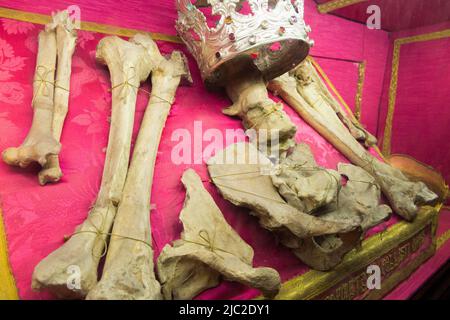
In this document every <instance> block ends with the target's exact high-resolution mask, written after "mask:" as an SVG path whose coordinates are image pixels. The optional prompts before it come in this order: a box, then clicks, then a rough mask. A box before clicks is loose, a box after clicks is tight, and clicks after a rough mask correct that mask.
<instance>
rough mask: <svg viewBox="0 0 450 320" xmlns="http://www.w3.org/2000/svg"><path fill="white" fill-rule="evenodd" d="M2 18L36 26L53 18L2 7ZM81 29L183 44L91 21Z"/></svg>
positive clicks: (174, 39)
mask: <svg viewBox="0 0 450 320" xmlns="http://www.w3.org/2000/svg"><path fill="white" fill-rule="evenodd" d="M0 17H1V18H8V19H14V20H19V21H23V22H31V23H35V24H47V23H49V22H50V21H51V19H52V17H51V16H49V15H45V14H39V13H32V12H25V11H20V10H14V9H8V8H2V7H0ZM80 29H81V30H84V31H92V32H97V33H103V34H108V35H116V36H121V37H132V36H134V35H135V34H137V33H147V34H150V35H151V37H152V39H153V40H160V41H166V42H173V43H183V42H182V41H181V39H180V38H179V37H177V36H172V35H167V34H163V33H154V32H147V31H142V30H136V29H128V28H121V27H116V26H112V25H108V24H102V23H95V22H89V21H81V26H80Z"/></svg>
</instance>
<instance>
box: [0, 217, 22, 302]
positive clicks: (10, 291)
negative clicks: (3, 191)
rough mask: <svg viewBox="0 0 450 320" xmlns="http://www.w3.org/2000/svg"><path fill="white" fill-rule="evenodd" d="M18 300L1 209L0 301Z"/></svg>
mask: <svg viewBox="0 0 450 320" xmlns="http://www.w3.org/2000/svg"><path fill="white" fill-rule="evenodd" d="M17 299H19V296H18V294H17V289H16V283H15V281H14V277H13V275H12V272H11V267H10V265H9V261H8V247H7V244H6V234H5V228H4V226H3V217H2V210H1V208H0V300H17Z"/></svg>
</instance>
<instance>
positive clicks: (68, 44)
mask: <svg viewBox="0 0 450 320" xmlns="http://www.w3.org/2000/svg"><path fill="white" fill-rule="evenodd" d="M46 30H54V31H55V32H56V49H57V64H58V67H57V69H56V81H55V86H54V98H53V122H52V133H53V138H54V139H55V140H56V141H60V139H61V133H62V129H63V125H64V120H65V118H66V114H67V111H68V107H69V95H70V75H71V71H72V55H73V53H74V51H75V45H76V40H77V33H76V31H75V25H74V23H73V22H72V21H71V20H70V17H69V13H68V12H67V10H64V11H60V12H57V13H56V14H54V15H53V21H52V22H51V23H49V24H48V25H46ZM38 177H39V183H40V184H41V185H44V184H46V183H48V182H57V181H59V180H60V179H61V177H62V171H61V168H60V166H59V157H58V155H56V154H51V155H49V156H48V157H47V162H46V163H45V165H44V166H43V168H42V170H41V171H40V172H39V176H38Z"/></svg>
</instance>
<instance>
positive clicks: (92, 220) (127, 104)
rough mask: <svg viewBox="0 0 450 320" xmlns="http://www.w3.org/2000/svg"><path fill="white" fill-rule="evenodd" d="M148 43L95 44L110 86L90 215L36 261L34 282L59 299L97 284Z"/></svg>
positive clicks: (114, 40)
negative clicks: (74, 278) (73, 273)
mask: <svg viewBox="0 0 450 320" xmlns="http://www.w3.org/2000/svg"><path fill="white" fill-rule="evenodd" d="M149 43H150V44H149ZM152 44H153V42H152V40H151V39H150V37H148V36H138V35H136V36H134V37H133V38H132V39H131V40H130V41H125V40H123V39H121V38H119V37H116V36H110V37H105V38H103V39H102V40H100V42H99V44H98V46H97V52H96V57H97V60H98V61H99V62H101V63H103V64H106V65H107V66H108V68H109V71H110V75H111V85H112V88H113V89H112V116H111V128H110V132H109V141H108V147H107V151H106V159H105V166H104V169H103V177H102V182H101V186H100V190H99V193H98V196H97V199H96V201H95V204H94V205H93V207H92V209H91V210H90V212H89V214H88V218H87V219H86V220H85V221H84V222H83V223H82V224H81V225H79V226H78V227H77V228H76V230H75V233H74V234H73V235H72V237H71V238H70V239H69V240H68V241H67V242H66V243H64V244H63V245H62V246H61V247H60V248H59V249H57V250H55V251H54V252H52V253H51V254H50V255H48V256H47V257H46V258H45V259H43V260H42V261H41V262H40V263H39V264H38V265H37V266H36V268H35V270H34V273H33V281H32V287H33V288H34V289H36V290H42V289H48V290H49V291H51V292H53V293H54V294H55V295H56V296H58V297H62V298H83V297H85V296H86V295H87V293H88V292H89V291H90V290H91V289H92V288H93V287H94V285H95V284H96V283H97V269H98V263H99V260H100V258H101V257H102V256H103V255H104V254H105V250H106V238H107V233H109V232H110V229H111V226H112V224H113V220H114V216H115V214H116V210H117V204H118V202H119V200H120V199H121V196H122V189H123V187H124V183H125V177H126V174H127V171H128V162H129V156H130V146H131V134H132V129H133V122H134V111H135V107H136V97H137V89H136V88H138V87H139V84H140V82H141V81H144V80H145V79H146V78H147V77H148V76H149V74H150V72H151V70H152V68H153V62H152V56H151V52H149V50H148V49H146V46H149V45H152ZM73 267H75V268H77V270H78V271H79V272H78V274H79V279H78V280H79V281H78V282H79V286H70V285H68V279H70V274H68V270H72V269H73ZM71 268H72V269H71Z"/></svg>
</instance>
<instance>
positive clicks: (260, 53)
mask: <svg viewBox="0 0 450 320" xmlns="http://www.w3.org/2000/svg"><path fill="white" fill-rule="evenodd" d="M245 3H247V5H248V7H249V8H250V9H251V12H250V13H248V14H243V13H241V12H240V11H242V10H241V9H242V8H243V5H245ZM209 6H210V7H211V8H210V9H211V13H212V16H215V17H216V18H218V20H217V24H216V26H215V27H209V25H208V19H207V17H206V16H205V15H204V14H203V12H202V11H201V10H200V8H201V7H209ZM177 8H178V20H177V22H176V29H177V31H178V34H179V36H180V37H181V39H182V40H183V42H184V43H185V44H186V46H187V47H188V49H189V50H190V52H191V53H192V54H193V56H194V57H195V59H196V60H197V63H198V65H199V68H200V71H201V74H202V78H203V80H204V81H205V82H206V83H207V84H211V85H221V84H223V82H224V81H227V79H225V76H224V72H222V68H223V67H224V66H226V65H227V63H231V62H232V60H233V59H235V58H236V57H239V56H242V55H247V56H250V57H251V58H252V60H253V62H254V64H255V65H256V67H257V68H258V69H259V70H260V71H261V73H262V75H263V77H264V78H265V79H266V80H270V79H273V78H275V77H277V76H280V75H282V74H284V73H286V72H288V71H289V70H291V69H292V68H293V67H295V66H296V65H298V64H299V63H300V62H301V61H303V59H305V57H306V56H307V55H308V52H309V48H310V47H311V46H312V45H313V41H312V40H310V39H309V38H308V32H310V31H311V29H310V27H309V26H307V25H305V22H304V20H303V0H197V1H196V2H195V4H193V3H192V1H191V0H177Z"/></svg>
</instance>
